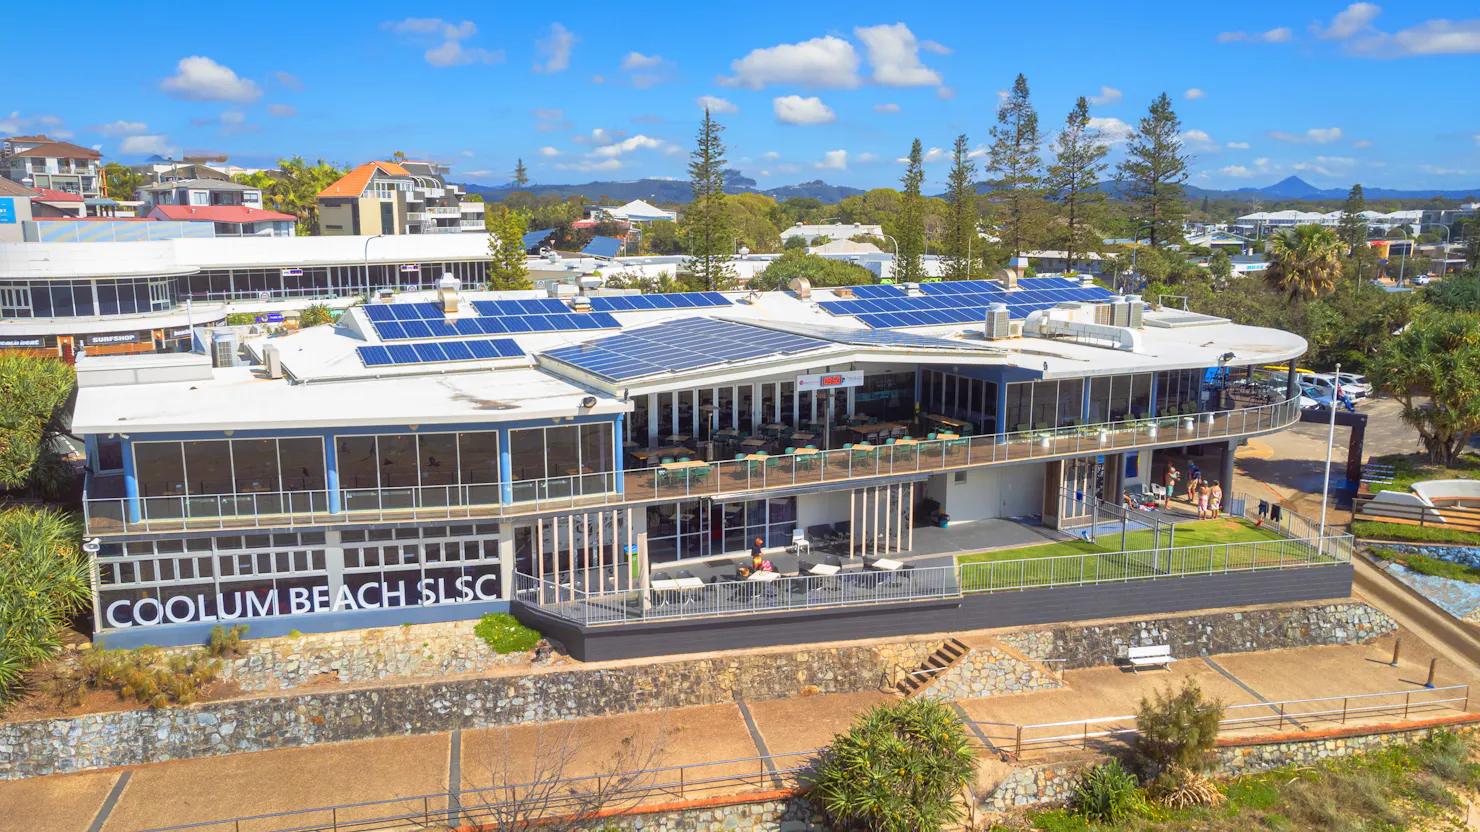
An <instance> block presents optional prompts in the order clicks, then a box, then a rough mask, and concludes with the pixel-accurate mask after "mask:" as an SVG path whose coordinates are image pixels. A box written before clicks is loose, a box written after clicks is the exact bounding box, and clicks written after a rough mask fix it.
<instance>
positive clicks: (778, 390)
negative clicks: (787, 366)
mask: <svg viewBox="0 0 1480 832" xmlns="http://www.w3.org/2000/svg"><path fill="white" fill-rule="evenodd" d="M773 399H774V401H775V402H776V407H775V408H774V410H775V411H776V421H777V422H780V421H781V382H779V381H778V382H776V393H775V395H774V396H773Z"/></svg>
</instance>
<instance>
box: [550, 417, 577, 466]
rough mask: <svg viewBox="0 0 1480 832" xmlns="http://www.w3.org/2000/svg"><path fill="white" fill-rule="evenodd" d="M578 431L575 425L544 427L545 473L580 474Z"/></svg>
mask: <svg viewBox="0 0 1480 832" xmlns="http://www.w3.org/2000/svg"><path fill="white" fill-rule="evenodd" d="M580 441H581V437H580V433H579V429H578V428H577V426H576V425H568V426H566V427H559V428H545V472H546V473H545V475H546V476H549V477H574V476H579V475H580V474H581V455H580V453H581V452H580Z"/></svg>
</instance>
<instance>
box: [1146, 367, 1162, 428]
mask: <svg viewBox="0 0 1480 832" xmlns="http://www.w3.org/2000/svg"><path fill="white" fill-rule="evenodd" d="M1159 375H1161V374H1160V373H1152V374H1151V404H1150V405H1148V406H1147V408H1146V409H1147V410H1149V411H1150V412H1149V413H1148V414H1147V415H1148V416H1150V417H1151V418H1152V419H1155V418H1156V417H1157V416H1159V415H1161V414H1159V413H1157V412H1156V377H1157V376H1159Z"/></svg>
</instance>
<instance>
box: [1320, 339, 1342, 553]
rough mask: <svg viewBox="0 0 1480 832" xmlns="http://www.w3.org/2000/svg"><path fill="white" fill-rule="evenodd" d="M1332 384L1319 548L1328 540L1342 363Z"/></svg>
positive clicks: (1322, 483)
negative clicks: (1327, 500)
mask: <svg viewBox="0 0 1480 832" xmlns="http://www.w3.org/2000/svg"><path fill="white" fill-rule="evenodd" d="M1333 378H1334V381H1333V383H1332V385H1331V428H1330V430H1329V431H1328V432H1327V433H1326V476H1325V477H1324V478H1323V479H1322V480H1321V542H1320V543H1319V544H1317V546H1318V548H1325V540H1326V499H1327V497H1328V495H1329V494H1330V492H1331V449H1332V447H1333V446H1334V445H1335V444H1336V397H1337V394H1338V393H1339V392H1340V391H1341V365H1340V364H1337V365H1336V373H1335V374H1334V376H1333Z"/></svg>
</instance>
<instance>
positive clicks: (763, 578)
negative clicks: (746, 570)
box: [745, 570, 781, 583]
mask: <svg viewBox="0 0 1480 832" xmlns="http://www.w3.org/2000/svg"><path fill="white" fill-rule="evenodd" d="M780 579H781V573H780V572H767V571H765V570H760V571H756V572H752V573H750V577H748V578H746V579H745V580H747V581H759V582H760V583H770V582H771V581H777V580H780Z"/></svg>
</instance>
